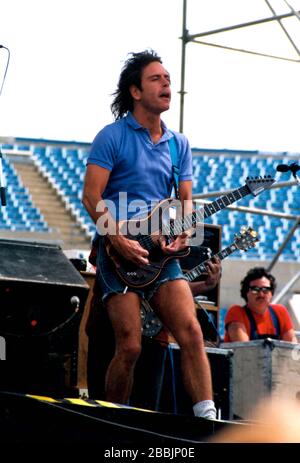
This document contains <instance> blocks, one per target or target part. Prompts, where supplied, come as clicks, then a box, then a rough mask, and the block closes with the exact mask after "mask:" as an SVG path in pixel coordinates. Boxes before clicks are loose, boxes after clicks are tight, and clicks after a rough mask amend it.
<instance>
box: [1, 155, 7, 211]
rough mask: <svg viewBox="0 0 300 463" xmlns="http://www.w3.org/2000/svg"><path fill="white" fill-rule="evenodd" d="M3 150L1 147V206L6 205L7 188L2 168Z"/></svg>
mask: <svg viewBox="0 0 300 463" xmlns="http://www.w3.org/2000/svg"><path fill="white" fill-rule="evenodd" d="M2 159H3V158H2V152H1V148H0V202H1V206H6V191H5V190H6V188H5V181H4V176H3V170H2Z"/></svg>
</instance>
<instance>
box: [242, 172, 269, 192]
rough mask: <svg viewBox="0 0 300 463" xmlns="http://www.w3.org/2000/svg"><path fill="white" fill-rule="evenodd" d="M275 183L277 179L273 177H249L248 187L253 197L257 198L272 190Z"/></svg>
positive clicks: (247, 180)
mask: <svg viewBox="0 0 300 463" xmlns="http://www.w3.org/2000/svg"><path fill="white" fill-rule="evenodd" d="M274 182H275V179H274V178H272V177H271V175H264V176H263V177H247V178H246V185H247V187H248V188H249V190H250V192H251V193H252V194H253V196H257V195H259V194H260V193H262V192H263V191H265V190H267V189H268V188H270V186H271V185H273V183H274Z"/></svg>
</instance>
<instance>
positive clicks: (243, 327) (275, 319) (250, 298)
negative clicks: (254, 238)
mask: <svg viewBox="0 0 300 463" xmlns="http://www.w3.org/2000/svg"><path fill="white" fill-rule="evenodd" d="M275 289H276V281H275V278H274V276H273V275H271V274H270V273H268V272H267V271H266V270H265V269H264V268H262V267H255V268H252V269H250V270H249V271H248V273H247V275H246V276H245V278H244V279H243V280H242V281H241V296H242V298H243V299H245V301H246V305H244V306H240V305H232V306H231V307H230V308H229V310H228V312H227V314H226V317H225V339H224V341H225V342H236V341H239V342H244V341H250V340H255V339H263V338H273V339H281V340H283V341H288V342H294V343H296V342H297V338H296V335H295V332H294V329H293V323H292V320H291V317H290V315H289V313H288V310H287V308H286V307H284V306H283V305H281V304H271V300H272V297H273V294H274V291H275Z"/></svg>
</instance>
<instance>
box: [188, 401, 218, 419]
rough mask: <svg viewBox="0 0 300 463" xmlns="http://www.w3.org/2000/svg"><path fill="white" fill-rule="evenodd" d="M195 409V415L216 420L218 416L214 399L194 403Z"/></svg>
mask: <svg viewBox="0 0 300 463" xmlns="http://www.w3.org/2000/svg"><path fill="white" fill-rule="evenodd" d="M193 411H194V415H195V416H200V417H201V418H207V419H208V420H215V419H216V416H217V410H216V408H215V404H214V402H213V401H212V400H202V401H201V402H197V403H196V404H195V405H193Z"/></svg>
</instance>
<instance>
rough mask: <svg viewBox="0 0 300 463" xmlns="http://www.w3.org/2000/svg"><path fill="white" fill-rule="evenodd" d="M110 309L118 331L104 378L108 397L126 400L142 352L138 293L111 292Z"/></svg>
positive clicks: (112, 399) (111, 399) (111, 317)
mask: <svg viewBox="0 0 300 463" xmlns="http://www.w3.org/2000/svg"><path fill="white" fill-rule="evenodd" d="M107 311H108V315H109V318H110V320H111V323H112V326H113V330H114V334H115V342H116V348H115V354H114V357H113V359H112V361H111V362H110V365H109V367H108V369H107V373H106V378H105V393H106V394H105V395H106V400H108V401H110V402H115V403H124V404H126V403H127V402H128V400H129V397H130V393H131V389H132V384H133V374H134V367H135V364H136V361H137V359H138V357H139V355H140V352H141V315H140V299H139V296H138V295H137V294H135V293H132V292H128V293H126V294H122V295H119V294H117V295H114V296H111V297H110V298H109V300H108V302H107Z"/></svg>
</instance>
